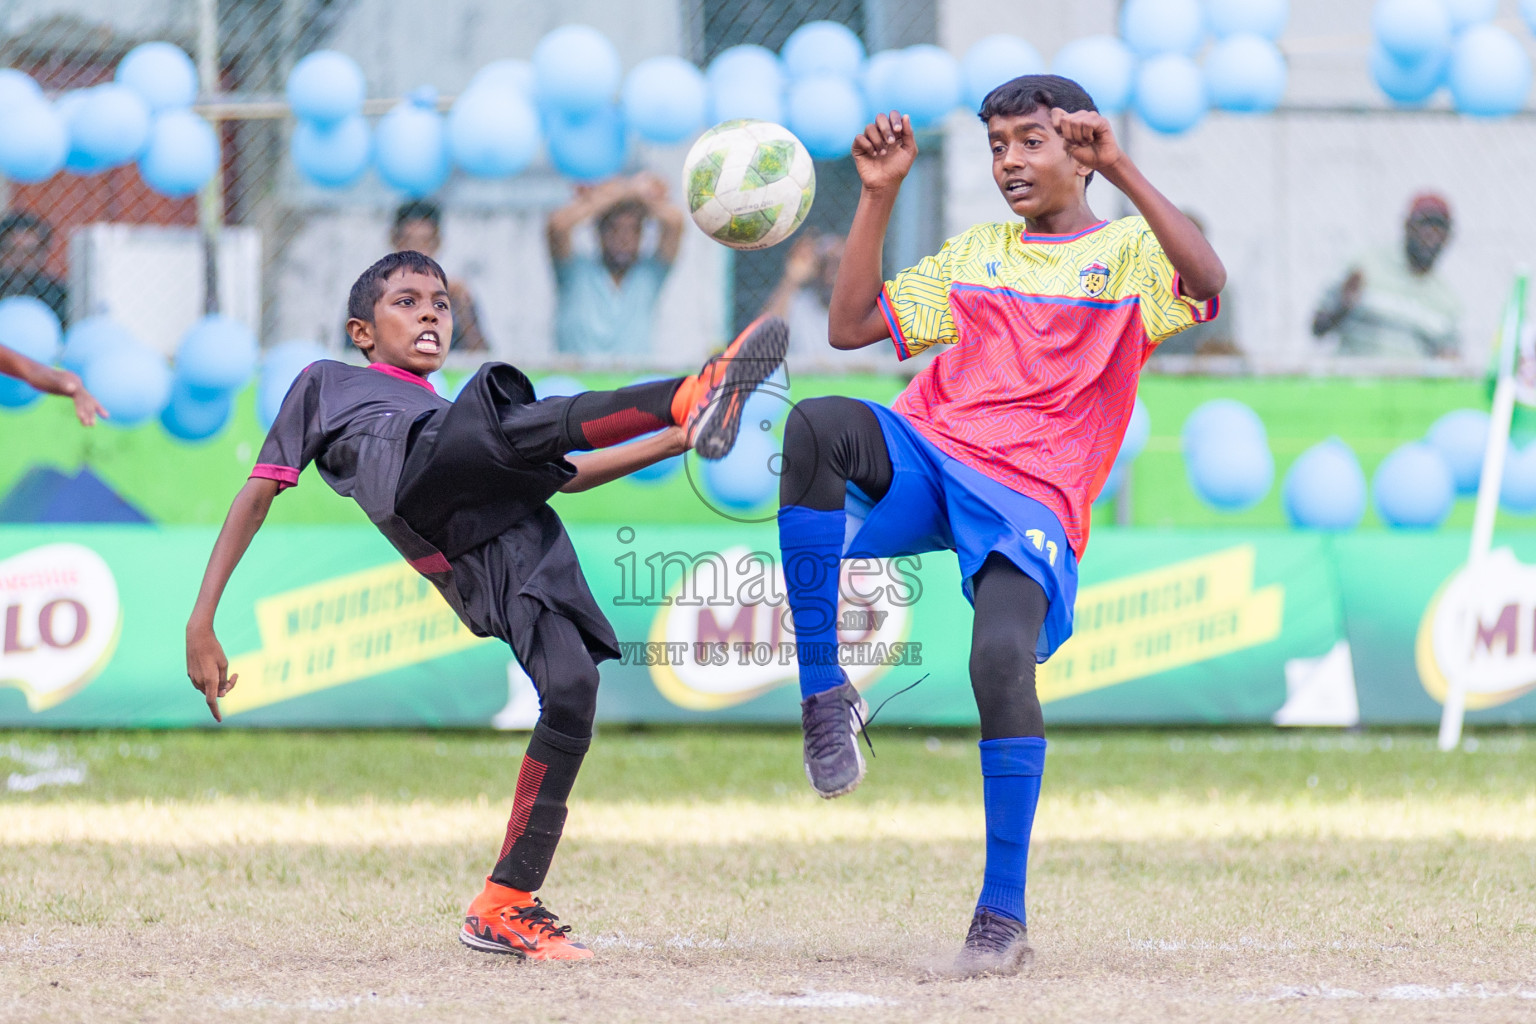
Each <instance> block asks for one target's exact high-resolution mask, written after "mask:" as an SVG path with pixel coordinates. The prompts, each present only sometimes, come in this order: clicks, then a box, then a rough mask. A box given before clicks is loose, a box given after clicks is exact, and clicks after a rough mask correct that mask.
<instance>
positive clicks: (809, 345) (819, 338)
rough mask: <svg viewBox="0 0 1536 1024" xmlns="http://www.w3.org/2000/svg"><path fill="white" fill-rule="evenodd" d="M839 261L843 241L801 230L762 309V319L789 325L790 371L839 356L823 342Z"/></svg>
mask: <svg viewBox="0 0 1536 1024" xmlns="http://www.w3.org/2000/svg"><path fill="white" fill-rule="evenodd" d="M842 261H843V240H842V239H841V238H839V237H837V236H836V235H824V234H820V233H818V232H816V231H814V230H811V229H809V228H807V229H805V230H803V231H802V232H801V234H800V237H799V238H798V239H796V240H795V244H794V245H792V246H791V247H790V249H789V255H788V256H786V257H785V259H784V276H783V277H781V278H779V283H778V286H777V287H775V288H774V289H773V294H772V295H770V296H768V301H767V302H766V303H765V304H764V305H763V313H762V315H764V316H779V317H783V318H784V320H785V322H786V323H788V324H789V355H788V361H789V363H790V367H791V369H793V368H794V367H795V366H797V365H799V366H803V365H814V364H817V363H827V362H830V361H831V360H830V359H829V356H836V355H841V354H842V353H840V352H839V351H838V350H837V349H834V348H832V346H831V343H830V342H828V340H827V309H828V307H829V306H830V305H831V303H832V282H833V281H834V280H836V279H837V268H838V265H839V264H840V263H842Z"/></svg>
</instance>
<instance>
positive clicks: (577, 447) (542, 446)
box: [501, 377, 682, 462]
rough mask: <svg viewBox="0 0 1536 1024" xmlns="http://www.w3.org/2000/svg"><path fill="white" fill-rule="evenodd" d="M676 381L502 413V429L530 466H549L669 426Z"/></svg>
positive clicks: (548, 401)
mask: <svg viewBox="0 0 1536 1024" xmlns="http://www.w3.org/2000/svg"><path fill="white" fill-rule="evenodd" d="M681 383H682V378H681V377H674V378H671V379H669V380H658V381H651V382H648V383H645V384H633V385H631V386H629V387H627V388H619V389H618V390H616V391H583V392H582V393H581V394H579V395H571V396H569V397H561V398H546V399H543V400H542V401H538V402H532V403H529V404H528V405H509V406H504V407H503V408H502V409H501V429H502V432H503V433H504V434H506V435H507V440H509V441H510V442H511V443H512V447H513V448H514V449H516V450H517V453H518V454H519V455H521V456H522V457H523V458H525V459H527V460H528V461H529V462H550V461H553V460H555V459H557V458H559V457H560V456H562V455H565V454H566V453H567V452H575V451H588V450H591V449H593V448H607V447H609V446H610V445H615V444H622V443H623V442H625V441H628V440H630V439H631V438H635V437H639V436H640V435H642V434H649V433H652V432H653V431H657V430H661V429H662V428H663V427H670V426H672V396H673V394H674V393H676V391H677V387H678V385H679V384H681Z"/></svg>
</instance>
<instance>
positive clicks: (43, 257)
mask: <svg viewBox="0 0 1536 1024" xmlns="http://www.w3.org/2000/svg"><path fill="white" fill-rule="evenodd" d="M52 245H53V228H52V227H51V226H50V225H49V223H48V222H47V221H45V220H43V219H42V218H41V217H38V216H36V215H35V214H31V213H26V212H24V211H21V210H14V211H12V212H11V213H8V214H6V215H5V216H4V217H3V218H0V299H3V298H7V297H9V296H11V295H30V296H32V297H33V298H37V299H42V300H43V301H44V302H46V303H47V304H48V308H50V309H52V310H53V312H54V314H55V315H57V316H58V318H59V322H60V323H61V324H65V325H66V326H67V325H68V323H69V318H68V316H67V313H68V308H69V292H68V290H67V289H66V288H65V287H64V282H63V281H60V280H59V279H58V278H56V277H54V276H53V275H51V274H49V273H48V252H49V250H50V249H51V247H52Z"/></svg>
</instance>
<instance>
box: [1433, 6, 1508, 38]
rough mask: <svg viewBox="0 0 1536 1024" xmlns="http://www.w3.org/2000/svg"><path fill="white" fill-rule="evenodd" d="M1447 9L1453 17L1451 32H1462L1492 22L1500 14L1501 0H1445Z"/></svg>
mask: <svg viewBox="0 0 1536 1024" xmlns="http://www.w3.org/2000/svg"><path fill="white" fill-rule="evenodd" d="M1445 9H1446V12H1447V13H1448V14H1450V16H1451V31H1453V32H1460V31H1461V30H1462V29H1464V28H1471V27H1472V26H1473V25H1481V24H1483V23H1484V22H1486V21H1492V20H1493V18H1494V15H1496V14H1498V13H1499V0H1445Z"/></svg>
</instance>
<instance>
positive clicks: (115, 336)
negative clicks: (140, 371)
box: [59, 316, 142, 377]
mask: <svg viewBox="0 0 1536 1024" xmlns="http://www.w3.org/2000/svg"><path fill="white" fill-rule="evenodd" d="M134 346H138V347H142V342H140V341H139V340H138V339H137V338H135V337H134V336H133V335H132V334H130V333H129V332H128V329H127V328H126V327H124V326H123V325H122V324H119V323H118V322H117V321H115V320H113V319H111V318H110V317H105V316H88V317H86V318H85V319H83V320H76V321H75V322H74V323H72V324H70V325H69V330H67V331H65V332H64V350H63V351H62V352H60V353H59V365H60V366H62V367H64V369H66V370H69V371H70V372H72V373H76V374H79V375H80V376H82V377H83V376H85V368H86V367H87V366H89V365H90V364H91V363H92V362H94V361H95V360H96V358H97V357H98V356H101V355H103V354H105V353H107V352H111V351H113V350H114V349H119V348H129V347H134Z"/></svg>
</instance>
